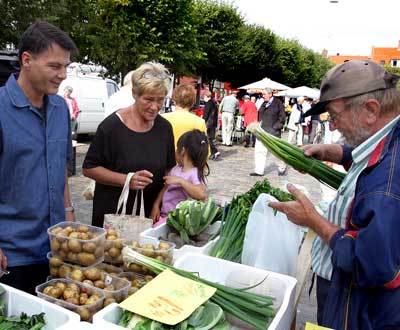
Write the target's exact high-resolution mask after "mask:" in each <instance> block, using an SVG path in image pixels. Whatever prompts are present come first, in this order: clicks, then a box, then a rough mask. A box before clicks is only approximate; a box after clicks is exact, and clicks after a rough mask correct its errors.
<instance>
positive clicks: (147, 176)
mask: <svg viewBox="0 0 400 330" xmlns="http://www.w3.org/2000/svg"><path fill="white" fill-rule="evenodd" d="M152 178H153V174H152V173H151V172H149V171H146V170H141V171H137V172H135V175H134V176H133V177H132V179H131V183H130V186H129V188H130V189H133V190H143V189H144V188H146V187H147V186H148V185H149V184H151V183H152V182H153V180H152Z"/></svg>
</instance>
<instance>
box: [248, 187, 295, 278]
mask: <svg viewBox="0 0 400 330" xmlns="http://www.w3.org/2000/svg"><path fill="white" fill-rule="evenodd" d="M275 201H277V200H276V198H275V197H273V196H271V195H268V194H260V195H259V196H258V198H257V200H256V201H255V203H254V205H253V207H252V209H251V212H250V215H249V219H248V221H247V226H246V233H245V237H244V243H243V252H242V263H243V264H245V265H249V266H253V267H256V268H262V269H266V270H270V271H273V272H277V273H281V274H286V275H290V276H296V268H297V257H298V252H299V246H300V243H301V239H302V236H303V232H302V230H301V227H300V226H297V225H295V224H293V223H292V222H290V221H289V220H288V219H287V217H286V215H285V214H284V213H281V212H277V211H275V210H274V209H272V208H270V207H269V206H268V203H269V202H275Z"/></svg>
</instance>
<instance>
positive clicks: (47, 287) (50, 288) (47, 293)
mask: <svg viewBox="0 0 400 330" xmlns="http://www.w3.org/2000/svg"><path fill="white" fill-rule="evenodd" d="M52 289H54V286H52V285H49V286H46V287H45V288H44V289H43V293H44V294H46V295H48V296H50V291H51V290H52Z"/></svg>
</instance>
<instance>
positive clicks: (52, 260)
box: [49, 257, 63, 267]
mask: <svg viewBox="0 0 400 330" xmlns="http://www.w3.org/2000/svg"><path fill="white" fill-rule="evenodd" d="M49 264H50V266H52V267H60V266H61V265H62V264H63V261H62V260H61V259H60V258H59V257H51V258H50V260H49Z"/></svg>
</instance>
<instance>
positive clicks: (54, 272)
mask: <svg viewBox="0 0 400 330" xmlns="http://www.w3.org/2000/svg"><path fill="white" fill-rule="evenodd" d="M50 275H51V277H54V278H57V277H58V276H59V275H58V267H50Z"/></svg>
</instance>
